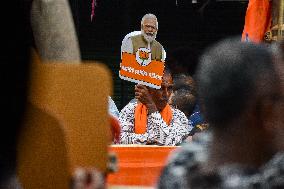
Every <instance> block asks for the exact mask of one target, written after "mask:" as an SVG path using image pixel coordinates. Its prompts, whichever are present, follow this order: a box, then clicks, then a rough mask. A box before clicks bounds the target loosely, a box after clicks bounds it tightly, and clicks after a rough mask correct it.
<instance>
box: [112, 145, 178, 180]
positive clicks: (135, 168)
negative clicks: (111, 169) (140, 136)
mask: <svg viewBox="0 0 284 189" xmlns="http://www.w3.org/2000/svg"><path fill="white" fill-rule="evenodd" d="M176 148H177V147H176V146H145V145H112V146H110V147H109V152H114V153H115V154H116V156H117V159H118V172H116V173H113V174H109V175H108V179H107V182H108V185H124V186H133V185H135V186H155V184H156V182H157V179H158V177H159V175H160V172H161V170H162V168H163V167H164V166H165V164H166V161H167V158H168V155H169V154H170V153H171V152H172V151H173V150H174V149H176Z"/></svg>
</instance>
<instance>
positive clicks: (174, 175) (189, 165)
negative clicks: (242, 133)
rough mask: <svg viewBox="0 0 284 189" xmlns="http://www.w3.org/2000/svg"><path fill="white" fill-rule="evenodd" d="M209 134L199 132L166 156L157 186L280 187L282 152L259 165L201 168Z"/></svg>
mask: <svg viewBox="0 0 284 189" xmlns="http://www.w3.org/2000/svg"><path fill="white" fill-rule="evenodd" d="M211 138H212V135H211V134H210V133H207V132H204V133H200V136H199V138H198V140H197V141H194V142H191V143H184V144H183V146H182V147H181V148H178V149H177V150H176V151H175V152H173V154H172V155H171V157H170V158H169V160H168V163H167V165H166V166H165V168H164V169H163V171H162V173H161V176H160V178H159V181H158V186H157V188H158V189H159V188H161V189H172V188H174V189H276V188H284V153H279V154H276V155H275V156H274V157H273V158H272V159H271V160H270V161H269V162H267V163H266V164H265V165H264V166H262V167H260V168H259V169H255V168H249V167H244V166H242V165H240V164H227V165H223V166H220V167H219V168H218V169H217V170H215V171H212V172H210V173H205V172H203V171H202V165H204V163H205V162H206V161H207V158H208V156H207V154H208V144H209V143H210V141H211Z"/></svg>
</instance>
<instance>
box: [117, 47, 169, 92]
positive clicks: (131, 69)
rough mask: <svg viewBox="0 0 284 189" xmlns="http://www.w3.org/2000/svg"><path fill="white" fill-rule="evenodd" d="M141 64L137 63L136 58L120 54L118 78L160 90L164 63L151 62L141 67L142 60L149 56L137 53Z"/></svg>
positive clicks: (127, 54) (131, 55) (124, 53)
mask: <svg viewBox="0 0 284 189" xmlns="http://www.w3.org/2000/svg"><path fill="white" fill-rule="evenodd" d="M139 56H140V58H141V59H142V63H138V62H137V57H136V56H135V55H133V54H129V53H126V52H123V53H122V61H121V63H120V71H119V77H120V78H121V79H124V80H127V81H131V82H135V83H139V84H143V85H146V86H149V87H153V88H156V89H159V88H161V83H162V77H163V72H164V63H163V62H161V61H157V60H152V61H151V62H150V63H148V64H147V65H143V59H144V58H145V59H146V58H147V57H148V56H149V55H147V54H145V53H142V52H141V53H139Z"/></svg>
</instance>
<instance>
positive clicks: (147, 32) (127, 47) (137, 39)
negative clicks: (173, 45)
mask: <svg viewBox="0 0 284 189" xmlns="http://www.w3.org/2000/svg"><path fill="white" fill-rule="evenodd" d="M157 32H158V20H157V17H156V16H155V15H153V14H146V15H144V16H143V18H142V20H141V32H140V31H134V32H131V33H129V34H127V35H126V36H125V37H124V39H123V41H122V45H121V52H127V53H131V54H135V53H136V52H137V51H138V49H139V48H147V49H149V51H151V59H152V60H161V61H163V62H164V61H165V59H166V52H165V50H164V48H163V46H162V45H161V44H160V43H159V42H158V41H156V40H155V39H156V36H157Z"/></svg>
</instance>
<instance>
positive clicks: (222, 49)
mask: <svg viewBox="0 0 284 189" xmlns="http://www.w3.org/2000/svg"><path fill="white" fill-rule="evenodd" d="M276 80H277V77H276V73H275V69H274V65H273V59H272V54H271V51H270V50H269V49H268V48H267V47H265V46H263V45H257V44H252V43H244V42H241V41H239V40H237V39H234V38H230V39H225V40H222V41H221V42H218V43H217V44H215V45H213V46H212V47H210V48H208V49H207V50H206V51H205V53H204V54H203V56H202V57H201V59H200V67H199V69H198V72H197V86H198V98H199V101H200V104H201V109H202V110H203V113H204V116H205V118H206V120H207V121H208V122H209V124H214V125H215V126H218V125H223V124H226V123H229V122H230V121H232V120H233V119H234V118H236V117H237V116H239V115H241V113H242V112H243V111H244V110H245V109H246V107H247V105H248V102H250V101H251V100H252V99H254V97H257V95H261V94H260V90H258V89H259V87H261V86H260V84H263V83H265V84H266V85H264V86H266V87H261V88H262V91H266V92H268V90H269V87H267V86H269V85H273V84H274V83H275V81H276Z"/></svg>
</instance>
